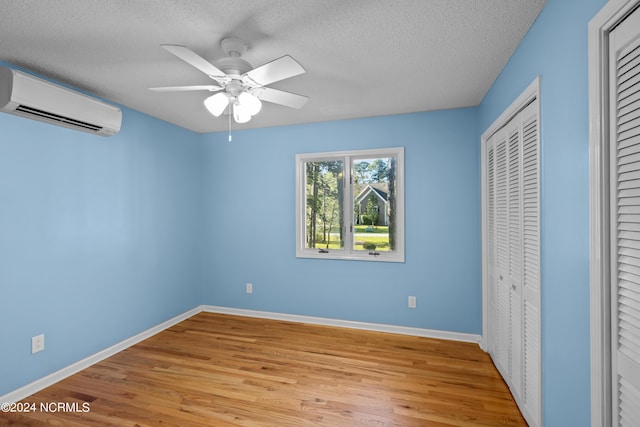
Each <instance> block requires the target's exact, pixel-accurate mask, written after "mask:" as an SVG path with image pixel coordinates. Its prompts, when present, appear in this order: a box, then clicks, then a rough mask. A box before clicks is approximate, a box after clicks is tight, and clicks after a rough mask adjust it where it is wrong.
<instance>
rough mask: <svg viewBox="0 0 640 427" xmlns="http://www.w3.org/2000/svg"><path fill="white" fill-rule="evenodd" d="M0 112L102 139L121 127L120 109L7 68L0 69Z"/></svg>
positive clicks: (116, 131)
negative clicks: (99, 136)
mask: <svg viewBox="0 0 640 427" xmlns="http://www.w3.org/2000/svg"><path fill="white" fill-rule="evenodd" d="M0 111H3V112H5V113H9V114H14V115H16V116H21V117H26V118H29V119H33V120H38V121H41V122H45V123H49V124H54V125H58V126H63V127H66V128H69V129H75V130H79V131H82V132H88V133H92V134H94V135H102V136H110V135H114V134H116V133H118V132H119V131H120V126H121V124H122V111H120V109H119V108H117V107H115V106H113V105H109V104H107V103H105V102H102V101H100V100H98V99H95V98H92V97H90V96H87V95H84V94H82V93H79V92H76V91H73V90H71V89H68V88H66V87H62V86H59V85H56V84H54V83H51V82H49V81H46V80H43V79H39V78H37V77H33V76H31V75H28V74H25V73H23V72H20V71H17V70H14V69H11V68H9V67H0Z"/></svg>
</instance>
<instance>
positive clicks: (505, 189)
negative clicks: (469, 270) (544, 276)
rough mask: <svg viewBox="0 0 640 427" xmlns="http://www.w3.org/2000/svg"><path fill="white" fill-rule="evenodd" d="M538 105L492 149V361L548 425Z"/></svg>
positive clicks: (525, 409) (488, 216) (521, 401)
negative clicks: (544, 405)
mask: <svg viewBox="0 0 640 427" xmlns="http://www.w3.org/2000/svg"><path fill="white" fill-rule="evenodd" d="M538 128H539V124H538V102H537V100H534V101H533V102H531V103H529V104H528V105H527V106H525V107H524V108H523V109H522V110H521V111H520V112H519V113H518V114H517V115H516V116H515V117H513V118H512V119H511V120H510V121H509V122H508V123H507V124H505V125H504V126H503V127H501V128H500V130H498V131H497V132H496V133H494V134H493V135H492V136H491V137H490V138H489V139H488V140H487V142H486V146H485V150H486V152H485V154H486V155H485V159H486V164H485V168H484V170H485V174H486V176H485V180H486V181H485V182H486V189H485V197H486V201H485V206H486V209H487V211H486V212H485V220H486V223H485V230H486V234H485V235H486V238H487V242H486V246H485V247H486V251H487V256H486V258H485V259H486V262H487V265H486V266H485V268H486V269H487V280H488V289H487V292H488V310H489V313H488V322H489V325H488V333H489V340H488V345H489V353H490V354H491V356H492V358H493V360H494V363H495V364H496V367H497V368H498V370H499V371H500V373H501V374H502V376H503V377H504V378H505V380H506V382H507V384H508V385H509V388H510V389H511V392H512V393H513V396H514V398H515V400H516V402H517V403H518V405H519V407H520V409H521V411H522V413H523V414H524V416H525V418H526V419H527V421H528V423H529V424H530V425H532V426H538V425H540V422H541V420H540V418H541V408H540V401H541V399H540V392H541V375H540V332H541V330H540V315H539V313H540V286H539V271H540V249H539V248H540V245H539V242H540V230H539V228H540V227H539V224H540V212H539V211H540V209H539V207H540V197H539V193H540V191H539V182H540V178H539V164H540V159H539V153H540V149H539V135H538Z"/></svg>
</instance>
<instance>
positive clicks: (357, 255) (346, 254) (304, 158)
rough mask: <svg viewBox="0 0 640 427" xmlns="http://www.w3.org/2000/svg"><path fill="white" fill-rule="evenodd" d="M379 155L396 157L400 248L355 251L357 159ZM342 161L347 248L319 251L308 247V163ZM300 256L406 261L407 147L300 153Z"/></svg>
mask: <svg viewBox="0 0 640 427" xmlns="http://www.w3.org/2000/svg"><path fill="white" fill-rule="evenodd" d="M375 157H396V212H395V213H396V249H395V250H393V251H380V252H375V253H376V255H371V254H370V252H368V251H362V250H354V249H353V240H354V232H353V230H354V228H353V225H354V224H353V222H354V209H353V197H354V194H353V185H351V183H352V180H353V171H352V170H351V165H352V161H353V160H354V159H368V158H375ZM327 160H342V161H343V162H344V174H345V176H346V177H349V181H345V186H344V192H343V198H344V203H343V209H344V212H343V215H344V219H345V225H344V227H345V230H343V231H344V248H343V249H340V250H329V251H328V252H325V251H322V252H321V251H319V250H318V249H317V248H306V247H305V237H306V236H305V226H306V170H305V163H306V162H310V161H327ZM296 257H297V258H316V259H341V260H359V261H374V262H375V261H377V262H404V147H391V148H378V149H371V150H353V151H334V152H325V153H304V154H297V155H296Z"/></svg>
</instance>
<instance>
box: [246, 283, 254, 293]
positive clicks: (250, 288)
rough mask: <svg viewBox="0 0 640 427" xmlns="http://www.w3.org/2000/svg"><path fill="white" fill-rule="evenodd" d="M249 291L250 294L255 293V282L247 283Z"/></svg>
mask: <svg viewBox="0 0 640 427" xmlns="http://www.w3.org/2000/svg"><path fill="white" fill-rule="evenodd" d="M247 293H248V294H252V293H253V284H251V283H247Z"/></svg>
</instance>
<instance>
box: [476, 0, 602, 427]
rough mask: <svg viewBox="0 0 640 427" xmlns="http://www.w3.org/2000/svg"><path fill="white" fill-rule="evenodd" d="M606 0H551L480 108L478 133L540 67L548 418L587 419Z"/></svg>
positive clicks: (555, 422)
mask: <svg viewBox="0 0 640 427" xmlns="http://www.w3.org/2000/svg"><path fill="white" fill-rule="evenodd" d="M605 3H606V1H605V0H549V1H548V3H547V5H546V6H545V8H544V9H543V11H542V13H541V14H540V15H539V16H538V19H537V20H536V22H535V23H534V25H533V26H532V27H531V29H530V30H529V33H528V34H527V36H526V37H525V38H524V40H523V41H522V43H521V44H520V46H519V47H518V49H517V51H516V52H515V53H514V55H513V56H512V58H511V60H510V61H509V63H508V64H507V66H506V67H505V68H504V69H503V71H502V73H501V74H500V76H499V78H498V79H497V80H496V81H495V83H494V85H493V87H492V88H491V90H490V91H489V93H488V94H487V95H486V97H485V99H484V100H483V102H482V104H481V105H480V107H479V123H480V131H481V132H482V131H484V130H485V129H486V128H488V127H489V125H490V124H491V123H492V122H493V121H494V120H495V119H496V118H497V117H498V116H499V115H500V114H501V112H502V111H503V110H504V109H506V107H508V106H509V104H510V103H511V102H512V101H514V100H515V98H517V96H518V95H519V94H520V93H521V92H522V91H523V90H524V89H525V88H526V87H527V86H528V85H529V83H531V82H532V81H533V79H534V78H535V77H536V76H538V75H541V96H540V98H541V112H542V118H541V144H542V177H541V179H542V199H541V208H542V210H541V214H542V217H541V223H542V224H541V226H542V228H541V239H542V247H541V250H542V254H541V255H542V260H541V261H542V278H541V285H542V288H541V290H542V369H543V371H542V372H543V373H542V382H543V384H542V386H543V417H544V425H546V426H550V427H554V426H563V427H569V426H578V427H580V426H588V425H590V411H589V407H590V365H589V117H588V68H587V25H588V22H589V21H590V20H591V18H592V17H593V16H594V15H595V14H596V13H597V12H598V11H599V10H600V9H601V8H602V6H603V5H604V4H605Z"/></svg>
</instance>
